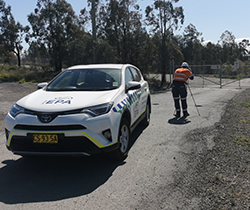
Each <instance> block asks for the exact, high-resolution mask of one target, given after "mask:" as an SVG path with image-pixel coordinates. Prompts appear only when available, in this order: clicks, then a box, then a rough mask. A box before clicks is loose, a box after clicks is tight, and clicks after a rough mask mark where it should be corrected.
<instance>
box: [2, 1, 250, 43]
mask: <svg viewBox="0 0 250 210" xmlns="http://www.w3.org/2000/svg"><path fill="white" fill-rule="evenodd" d="M4 1H5V3H6V4H7V5H10V6H11V7H12V14H13V15H14V18H15V20H16V21H19V22H20V23H21V24H22V25H28V24H29V23H28V21H27V15H28V14H30V13H31V12H33V11H34V9H35V7H36V3H37V0H4ZM68 2H69V3H70V4H71V5H72V7H73V9H74V11H75V12H76V14H79V12H80V10H81V9H82V8H84V7H87V0H68ZM153 2H154V1H153V0H137V3H138V4H139V5H140V7H141V8H142V13H143V14H144V10H145V8H146V6H147V5H151V4H152V3H153ZM174 6H182V7H183V8H184V15H185V22H184V24H183V26H182V29H181V30H180V31H177V32H175V34H182V33H183V29H184V28H185V27H186V26H188V25H189V24H190V23H192V24H193V25H194V26H195V27H196V29H197V31H198V32H201V33H202V37H203V38H204V40H205V41H208V40H210V41H212V42H213V43H217V42H218V41H219V40H220V36H221V34H222V33H223V32H225V31H226V30H228V31H230V32H232V33H233V35H234V36H235V37H236V39H242V38H249V37H250V27H249V20H250V17H249V8H250V0H237V1H232V0H179V2H178V3H175V4H174Z"/></svg>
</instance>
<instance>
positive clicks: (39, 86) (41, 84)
mask: <svg viewBox="0 0 250 210" xmlns="http://www.w3.org/2000/svg"><path fill="white" fill-rule="evenodd" d="M47 85H48V83H47V82H42V83H39V84H38V85H37V89H42V88H44V87H46V86H47Z"/></svg>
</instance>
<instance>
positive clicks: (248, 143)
mask: <svg viewBox="0 0 250 210" xmlns="http://www.w3.org/2000/svg"><path fill="white" fill-rule="evenodd" d="M233 138H234V139H235V143H236V144H238V145H241V146H245V147H248V148H249V149H250V138H249V137H248V136H244V135H242V136H233Z"/></svg>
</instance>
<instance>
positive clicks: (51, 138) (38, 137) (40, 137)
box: [33, 134, 58, 144]
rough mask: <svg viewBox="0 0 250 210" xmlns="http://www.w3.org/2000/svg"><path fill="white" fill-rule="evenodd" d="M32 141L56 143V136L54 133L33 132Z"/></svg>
mask: <svg viewBox="0 0 250 210" xmlns="http://www.w3.org/2000/svg"><path fill="white" fill-rule="evenodd" d="M33 143H38V144H57V143H58V136H57V135H56V134H33Z"/></svg>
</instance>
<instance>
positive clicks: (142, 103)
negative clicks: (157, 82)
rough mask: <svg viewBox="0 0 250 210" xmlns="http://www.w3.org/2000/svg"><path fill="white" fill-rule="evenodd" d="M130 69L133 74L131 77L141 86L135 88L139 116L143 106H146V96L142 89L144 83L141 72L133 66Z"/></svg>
mask: <svg viewBox="0 0 250 210" xmlns="http://www.w3.org/2000/svg"><path fill="white" fill-rule="evenodd" d="M130 71H131V73H132V75H133V79H134V81H136V82H139V83H140V84H141V88H140V89H138V90H137V97H138V100H137V103H138V104H137V106H138V112H139V113H138V116H137V118H138V117H139V116H141V114H142V113H143V112H144V111H145V108H146V102H147V101H146V100H147V97H146V94H147V93H146V91H144V89H145V84H144V80H143V78H142V76H141V73H140V72H139V70H138V69H136V68H134V67H130Z"/></svg>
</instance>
